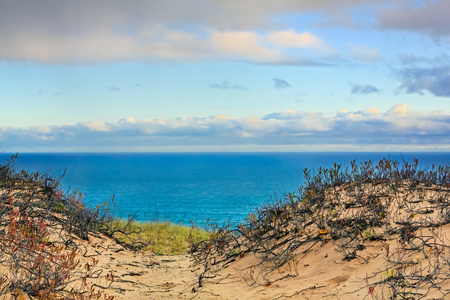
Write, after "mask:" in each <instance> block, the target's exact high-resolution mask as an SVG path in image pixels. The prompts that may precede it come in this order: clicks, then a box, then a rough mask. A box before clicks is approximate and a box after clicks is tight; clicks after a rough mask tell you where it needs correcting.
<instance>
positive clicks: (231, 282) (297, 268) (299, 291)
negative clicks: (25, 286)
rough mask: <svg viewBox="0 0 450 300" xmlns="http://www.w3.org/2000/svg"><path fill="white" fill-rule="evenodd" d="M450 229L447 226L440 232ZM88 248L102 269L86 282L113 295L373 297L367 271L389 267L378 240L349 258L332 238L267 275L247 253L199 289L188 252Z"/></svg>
mask: <svg viewBox="0 0 450 300" xmlns="http://www.w3.org/2000/svg"><path fill="white" fill-rule="evenodd" d="M449 230H450V226H449V225H447V226H445V227H444V228H443V232H442V234H443V235H446V234H447V233H448V232H449ZM391 243H392V244H393V245H395V241H392V242H391ZM86 247H87V249H88V254H87V256H90V255H95V256H94V257H96V258H97V259H98V260H99V263H98V266H97V267H98V268H99V269H103V273H102V275H101V276H100V277H99V278H98V279H95V280H91V281H90V282H92V283H94V284H95V286H96V287H98V288H100V289H102V290H104V291H105V292H106V293H107V294H109V295H114V296H115V299H193V298H194V299H288V298H292V299H364V298H366V299H371V296H370V295H369V292H368V288H367V287H366V283H365V278H366V276H370V277H371V280H372V279H373V280H377V279H380V280H382V279H384V278H386V275H385V274H383V271H384V270H385V269H386V268H387V267H388V265H387V263H386V261H385V259H384V257H383V247H384V246H383V244H382V243H381V242H380V241H369V242H367V243H366V249H365V250H363V251H361V253H360V255H361V257H357V258H356V259H353V260H350V261H347V260H343V259H342V255H341V254H340V253H338V252H337V251H335V245H333V243H332V242H330V241H326V240H324V241H322V242H318V243H317V244H316V245H315V246H314V247H312V248H311V249H310V251H309V252H308V253H307V254H301V255H297V256H296V257H295V259H294V260H293V263H292V264H286V265H285V266H283V267H282V268H280V269H279V270H277V271H275V272H272V273H270V274H267V273H266V272H265V271H264V270H262V269H263V266H257V265H258V262H259V260H258V259H256V258H255V257H254V256H252V255H247V256H245V257H243V258H240V259H238V260H236V261H234V262H232V263H230V264H228V265H227V266H226V267H225V268H220V269H217V270H215V271H214V272H212V273H211V274H212V276H210V277H211V278H207V279H205V280H204V281H203V285H202V287H200V288H199V286H198V275H199V274H200V273H201V267H200V266H199V265H198V264H196V263H195V262H194V261H193V260H192V258H191V257H190V256H189V255H177V256H157V255H154V254H152V253H133V252H131V251H129V250H126V249H123V248H122V247H121V246H120V245H117V244H116V243H115V242H114V241H112V240H109V239H107V238H100V237H96V238H93V239H92V241H91V242H90V243H89V244H86ZM301 250H303V249H299V250H298V252H301ZM109 271H113V272H114V274H115V279H114V281H113V282H112V283H110V282H107V280H106V278H105V276H104V275H105V274H107V273H108V272H109ZM377 272H378V275H374V274H377ZM448 287H449V288H450V285H449V284H448ZM378 296H379V297H381V294H380V293H378ZM434 296H436V297H439V296H441V295H440V294H433V293H430V294H429V295H428V296H427V297H426V299H433V297H434Z"/></svg>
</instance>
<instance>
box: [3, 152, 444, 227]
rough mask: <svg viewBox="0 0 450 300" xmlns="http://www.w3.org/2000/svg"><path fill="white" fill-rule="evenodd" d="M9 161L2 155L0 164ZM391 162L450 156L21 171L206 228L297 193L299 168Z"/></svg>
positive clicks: (100, 160)
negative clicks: (208, 223) (55, 178)
mask: <svg viewBox="0 0 450 300" xmlns="http://www.w3.org/2000/svg"><path fill="white" fill-rule="evenodd" d="M6 157H9V155H8V154H0V159H1V160H2V161H3V159H4V158H6ZM383 157H386V158H391V159H395V160H399V161H401V160H402V158H403V159H405V160H408V161H412V159H413V158H414V157H417V158H418V159H419V165H420V166H421V167H423V168H426V167H428V166H431V164H435V165H450V153H404V154H400V153H342V152H339V153H323V152H322V153H146V154H134V153H133V154H132V153H127V154H122V153H121V154H104V153H102V154H86V153H69V154H67V153H64V154H55V153H45V154H42V153H41V154H32V153H24V154H20V155H19V158H18V159H17V161H16V164H15V166H16V169H27V170H31V171H41V172H46V171H48V172H51V173H52V174H54V175H56V176H58V175H61V174H62V173H63V171H64V169H66V168H67V172H66V175H65V177H64V178H63V179H62V184H63V190H68V189H69V188H70V189H72V190H73V189H74V188H79V190H80V192H82V193H83V194H84V195H85V202H86V203H87V204H88V205H95V204H98V203H101V202H103V201H105V200H108V199H109V198H110V197H112V196H113V195H114V196H115V198H116V201H117V202H118V206H119V209H118V211H117V216H119V217H127V216H128V215H130V214H131V215H133V216H134V217H135V218H136V219H137V220H140V221H150V220H155V219H158V220H169V221H172V222H175V223H179V224H184V225H189V224H190V220H192V221H193V222H194V223H195V224H197V225H199V226H202V225H203V224H204V223H205V221H206V220H207V219H208V218H209V219H211V220H214V219H216V220H217V221H218V222H219V223H222V222H225V221H227V220H230V222H231V223H232V224H237V223H239V222H241V221H243V220H244V218H245V217H246V216H247V214H248V213H249V212H252V211H254V210H255V208H256V207H258V206H260V205H262V204H264V203H268V202H270V201H273V199H274V197H276V196H274V195H275V194H276V195H277V196H280V197H281V196H282V195H283V193H289V192H295V191H296V190H297V188H298V187H299V186H300V185H302V184H303V174H302V169H303V168H305V167H308V168H309V169H312V170H314V169H317V168H318V167H319V166H321V167H331V166H332V165H333V164H334V162H336V163H339V164H343V165H344V166H346V165H349V163H350V161H351V160H353V159H356V160H357V161H359V162H361V161H365V160H368V159H371V160H374V161H375V162H378V160H379V159H381V158H383Z"/></svg>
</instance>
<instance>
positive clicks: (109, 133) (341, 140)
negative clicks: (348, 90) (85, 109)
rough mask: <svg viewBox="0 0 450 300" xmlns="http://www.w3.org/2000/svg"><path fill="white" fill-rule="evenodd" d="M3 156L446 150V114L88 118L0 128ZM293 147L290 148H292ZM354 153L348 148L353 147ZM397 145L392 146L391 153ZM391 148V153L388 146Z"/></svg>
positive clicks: (394, 111)
mask: <svg viewBox="0 0 450 300" xmlns="http://www.w3.org/2000/svg"><path fill="white" fill-rule="evenodd" d="M0 140H2V141H3V147H4V150H5V151H11V152H15V151H20V152H41V151H47V152H48V151H55V152H59V151H125V152H133V151H158V150H160V149H165V150H167V149H169V148H173V149H175V150H177V151H186V150H190V149H195V150H196V151H205V150H207V149H212V148H213V149H215V150H216V151H220V150H223V151H229V150H230V151H233V150H236V149H240V150H242V151H248V150H252V149H258V148H260V149H265V150H267V149H273V150H278V151H282V150H285V149H294V148H295V147H297V148H296V149H299V148H298V147H300V148H301V147H303V148H304V149H305V150H308V149H309V150H310V151H314V150H317V149H322V150H327V148H326V145H335V146H334V148H333V149H330V148H328V150H345V149H348V147H349V146H351V145H359V146H357V147H359V148H357V149H364V148H370V149H372V150H379V151H383V150H386V149H387V148H389V147H390V148H392V147H394V146H393V145H403V146H402V147H410V148H411V149H416V150H417V149H428V150H439V149H444V150H446V151H448V150H449V149H448V147H449V146H448V145H449V144H450V115H449V114H446V113H442V112H428V113H425V112H415V111H410V110H409V108H408V105H407V104H399V105H396V106H393V107H392V108H391V109H390V110H388V111H387V112H384V113H380V112H379V111H378V110H377V109H376V108H370V109H367V110H365V111H357V112H348V111H343V112H340V113H337V114H335V115H325V114H322V113H319V112H312V111H309V112H296V111H285V112H280V113H272V114H268V115H266V116H263V117H244V118H233V117H228V116H225V115H217V116H212V117H209V118H193V117H181V118H172V119H154V120H152V119H149V120H135V119H133V118H126V119H122V120H119V121H117V122H113V123H108V122H99V121H91V122H84V123H78V124H74V125H61V126H44V127H43V126H36V127H27V128H20V127H0ZM292 147H294V148H292ZM357 149H356V150H357ZM399 149H401V148H397V150H399ZM394 150H395V149H394Z"/></svg>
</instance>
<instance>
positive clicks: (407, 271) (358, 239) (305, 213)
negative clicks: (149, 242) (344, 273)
mask: <svg viewBox="0 0 450 300" xmlns="http://www.w3.org/2000/svg"><path fill="white" fill-rule="evenodd" d="M303 172H304V176H305V182H306V184H305V186H302V187H301V188H300V189H299V190H298V191H297V193H291V194H288V195H286V196H285V198H284V199H279V200H278V201H276V202H275V203H272V204H269V205H265V206H263V207H261V208H259V209H257V211H256V212H255V213H251V214H249V216H248V218H247V219H246V222H245V223H242V224H240V225H239V226H238V227H237V228H231V227H230V226H222V227H219V226H217V225H214V226H213V225H211V226H210V231H209V232H210V233H209V238H208V239H206V240H203V241H201V242H199V243H196V244H194V245H193V247H192V249H191V252H192V254H193V256H194V258H195V259H196V260H197V261H198V262H199V263H201V264H202V265H203V267H204V268H203V270H204V271H203V272H202V274H200V276H199V280H198V285H199V287H201V286H202V281H203V279H204V278H207V277H209V276H211V275H212V274H211V272H212V270H213V269H215V270H217V269H220V268H221V267H222V266H225V265H227V264H228V263H229V262H231V261H234V260H235V259H237V258H238V257H242V256H245V255H247V254H248V253H251V254H254V255H256V256H257V257H258V258H259V260H260V263H259V264H258V266H257V267H258V270H259V271H258V273H255V271H254V270H255V269H251V271H249V272H248V274H247V277H248V278H247V279H248V281H249V282H250V284H256V285H264V286H268V285H270V284H271V282H274V281H277V280H281V279H283V278H285V277H286V276H287V277H290V276H297V275H298V272H301V270H300V271H299V270H298V267H297V265H298V260H297V259H296V256H298V255H299V254H303V255H305V254H307V253H308V252H309V251H310V249H311V248H312V247H314V246H315V245H323V244H325V243H328V242H332V243H333V244H334V245H335V250H336V251H338V252H339V253H341V254H342V258H343V259H344V260H352V259H361V260H362V261H364V262H365V263H369V262H370V259H372V257H365V256H364V249H365V248H366V246H367V245H368V244H369V243H371V242H374V241H376V242H380V243H382V245H383V247H382V249H383V250H382V252H383V253H382V255H383V257H384V261H385V268H384V269H383V270H380V272H378V273H376V274H368V275H367V278H366V280H365V281H363V282H362V287H361V289H365V290H366V291H367V296H370V297H372V298H374V299H421V298H425V297H427V295H430V293H431V294H432V295H433V298H441V299H445V298H446V297H448V296H449V295H450V242H449V240H448V239H447V238H446V237H445V235H444V234H442V231H441V229H442V227H443V226H445V225H446V224H449V223H450V197H449V196H450V168H449V167H448V166H447V167H442V166H439V167H435V166H431V168H429V169H425V170H423V169H420V168H419V167H418V160H417V159H415V160H414V161H413V163H408V162H403V163H399V162H397V161H393V160H389V159H382V160H380V161H379V163H378V164H374V163H373V162H372V161H367V162H362V163H356V161H352V162H351V166H349V167H348V168H346V169H345V170H342V167H341V165H337V164H335V165H334V167H333V168H329V169H323V168H319V169H318V170H317V172H316V173H315V174H311V171H310V170H307V169H305V170H303ZM286 265H287V266H288V268H289V269H290V270H291V271H290V272H288V275H281V274H282V273H281V272H276V271H277V270H279V269H280V268H281V267H285V266H286ZM289 266H290V267H289ZM292 269H294V271H292ZM355 292H356V291H355ZM290 296H294V295H290Z"/></svg>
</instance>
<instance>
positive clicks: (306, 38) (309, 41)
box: [266, 30, 324, 49]
mask: <svg viewBox="0 0 450 300" xmlns="http://www.w3.org/2000/svg"><path fill="white" fill-rule="evenodd" d="M266 41H267V42H268V43H271V44H273V45H274V46H275V47H276V48H310V49H318V48H321V47H322V46H324V41H322V40H321V39H320V38H318V37H317V36H315V35H313V34H311V33H309V32H303V33H296V32H295V31H293V30H285V31H275V32H270V33H269V34H268V35H267V38H266Z"/></svg>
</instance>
